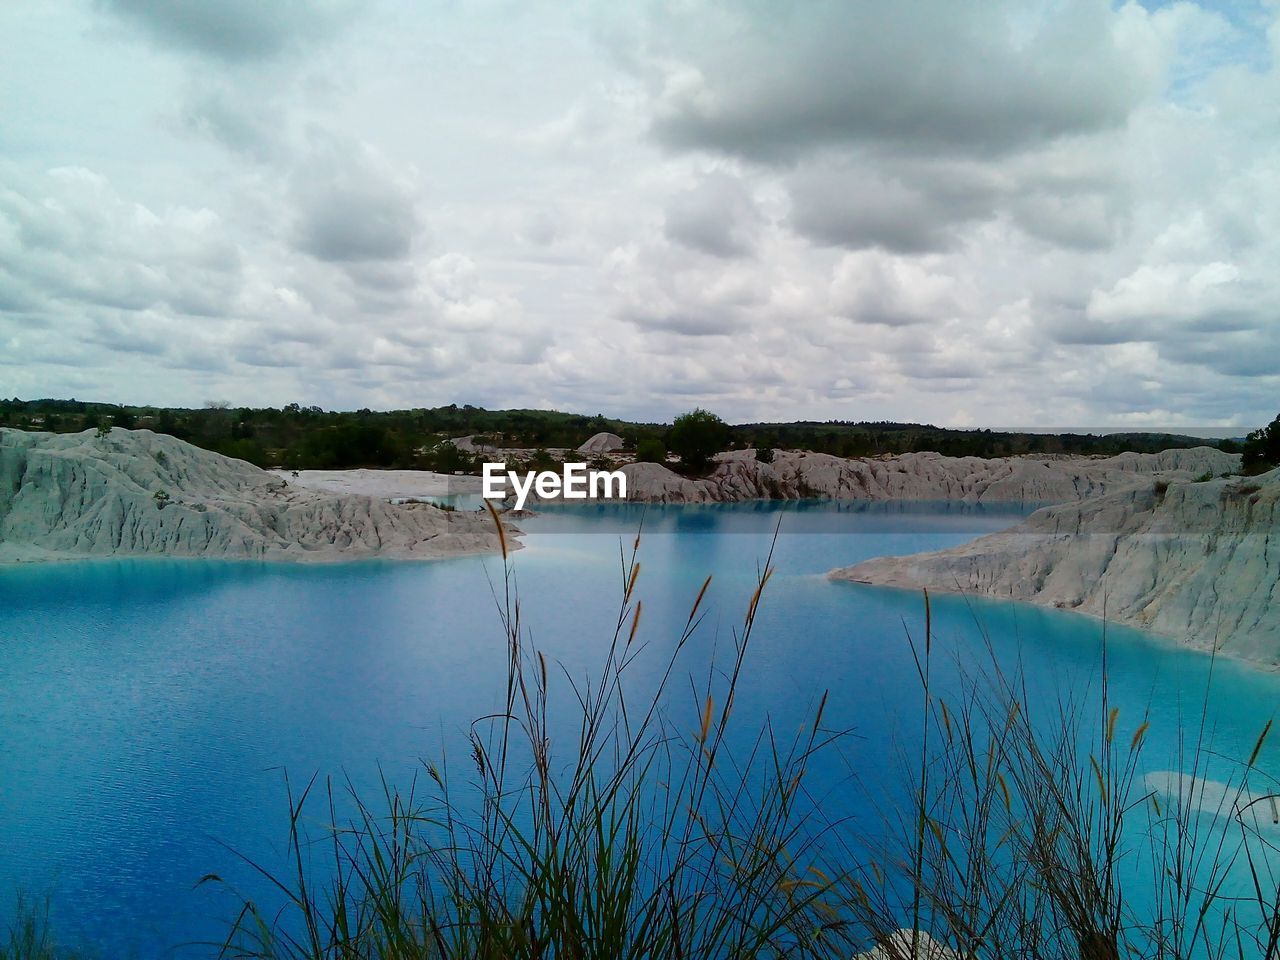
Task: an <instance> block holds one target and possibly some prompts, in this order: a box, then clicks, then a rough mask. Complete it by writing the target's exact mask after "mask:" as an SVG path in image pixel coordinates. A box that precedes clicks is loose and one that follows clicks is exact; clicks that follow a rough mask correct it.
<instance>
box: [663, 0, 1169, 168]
mask: <svg viewBox="0 0 1280 960" xmlns="http://www.w3.org/2000/svg"><path fill="white" fill-rule="evenodd" d="M673 17H674V18H675V22H672V19H673ZM653 22H654V23H655V24H661V26H662V30H661V32H660V33H658V31H656V30H655V31H654V35H652V36H646V37H645V38H644V41H643V42H644V43H645V45H646V47H645V49H646V52H647V53H648V58H647V60H646V62H648V63H652V64H654V66H653V68H652V70H653V73H654V74H655V81H656V82H657V83H658V84H660V85H661V92H660V93H658V94H657V95H656V96H655V102H654V105H653V109H654V116H655V119H654V124H653V129H654V133H655V135H656V137H657V138H658V139H659V141H660V142H662V143H664V144H666V145H667V146H669V147H673V148H677V149H707V150H714V151H719V152H724V153H730V154H737V155H741V156H746V157H751V158H754V159H763V160H777V159H783V158H787V157H794V156H796V155H799V154H803V153H804V152H806V151H809V150H811V149H813V148H817V147H823V146H831V145H839V144H846V145H847V144H874V145H877V146H879V147H882V148H888V149H893V150H905V151H908V152H914V153H920V152H924V153H931V152H939V151H941V152H946V153H952V154H959V155H969V156H993V155H999V154H1003V153H1008V152H1010V151H1015V150H1018V149H1021V148H1023V147H1025V146H1028V145H1030V144H1035V143H1040V142H1044V141H1046V140H1051V139H1053V138H1056V137H1060V136H1066V135H1071V134H1078V133H1083V132H1089V131H1093V130H1098V129H1104V128H1108V127H1114V126H1117V125H1119V124H1122V123H1123V122H1124V120H1125V119H1126V117H1127V116H1128V114H1129V112H1130V111H1131V110H1132V109H1133V108H1134V107H1135V105H1136V104H1137V103H1138V102H1139V100H1140V99H1141V97H1142V96H1143V95H1145V94H1146V93H1147V92H1148V91H1149V90H1150V89H1152V80H1153V78H1150V77H1147V76H1145V75H1144V74H1143V73H1142V69H1141V66H1140V64H1138V63H1136V62H1134V59H1133V58H1131V57H1130V56H1128V55H1127V53H1126V51H1125V50H1123V49H1121V47H1120V45H1119V44H1118V43H1117V41H1116V40H1115V38H1114V36H1113V34H1112V24H1113V19H1112V11H1111V6H1110V4H1108V3H1104V2H1101V0H1091V2H1087V3H1078V4H1069V5H1064V6H1063V7H1061V8H1059V9H1056V10H1054V11H1053V12H1051V13H1048V14H1046V15H1045V16H1043V17H1041V18H1039V19H1038V20H1036V19H1034V18H1033V17H1032V16H1030V15H1029V11H1027V10H1026V8H1025V6H1023V5H1022V4H1017V3H1013V2H1011V0H1010V2H1003V3H996V2H993V3H984V4H980V5H974V4H957V3H953V2H950V0H935V2H931V3H920V4H910V5H903V4H900V3H895V2H892V0H877V2H868V3H858V4H849V3H847V2H843V0H826V2H814V3H806V4H802V5H798V6H794V7H789V8H785V9H780V8H777V7H776V6H773V5H759V6H750V5H746V6H740V7H727V6H711V7H707V8H700V7H687V8H684V12H683V16H680V15H677V14H673V13H672V11H671V9H670V8H664V9H663V15H662V16H658V15H656V14H655V15H654V18H653Z"/></svg>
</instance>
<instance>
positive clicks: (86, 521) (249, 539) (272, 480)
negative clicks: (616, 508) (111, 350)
mask: <svg viewBox="0 0 1280 960" xmlns="http://www.w3.org/2000/svg"><path fill="white" fill-rule="evenodd" d="M498 549H499V545H498V538H497V532H496V530H495V529H494V526H493V522H492V520H491V519H490V518H488V517H487V516H479V515H476V514H463V513H454V512H449V511H444V510H440V509H438V508H436V507H434V506H430V505H428V504H405V505H394V504H391V503H387V502H385V501H384V500H381V499H376V498H373V497H367V496H353V495H347V496H343V495H334V494H326V493H322V492H318V491H314V490H305V489H302V488H300V487H292V486H290V485H289V484H288V481H287V480H285V479H283V478H280V477H277V476H274V475H272V474H270V473H268V472H266V471H264V470H259V469H258V468H257V467H254V466H252V465H250V464H248V463H245V462H243V461H241V460H232V459H230V458H227V457H223V456H220V455H218V454H216V453H211V452H209V451H207V450H201V449H199V448H197V447H193V446H191V445H190V444H187V443H184V442H182V441H181V440H177V439H175V438H174V437H169V436H164V435H161V434H155V433H152V432H151V431H149V430H120V429H115V430H112V431H111V432H110V433H109V434H107V435H105V436H99V435H97V433H96V432H95V431H85V432H84V433H78V434H49V433H27V432H22V431H18V430H0V560H36V559H59V558H74V557H103V556H149V555H164V556H184V557H197V556H199V557H230V558H253V559H264V560H344V559H355V558H359V557H374V556H381V557H421V558H430V557H442V556H448V555H453V554H461V553H480V552H491V551H492V552H496V551H497V550H498Z"/></svg>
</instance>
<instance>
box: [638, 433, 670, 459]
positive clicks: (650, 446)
mask: <svg viewBox="0 0 1280 960" xmlns="http://www.w3.org/2000/svg"><path fill="white" fill-rule="evenodd" d="M666 462H667V447H666V444H664V443H663V442H662V441H661V440H659V439H658V438H657V437H641V438H640V440H639V441H637V443H636V463H666Z"/></svg>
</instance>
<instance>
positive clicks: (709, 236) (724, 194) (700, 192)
mask: <svg viewBox="0 0 1280 960" xmlns="http://www.w3.org/2000/svg"><path fill="white" fill-rule="evenodd" d="M762 220H763V217H762V216H761V214H760V211H759V209H758V208H757V207H756V204H755V201H754V200H753V199H752V197H751V193H750V192H749V191H748V190H747V189H746V187H745V186H743V184H742V181H741V180H739V179H737V178H736V177H730V176H728V175H726V174H723V173H714V174H710V175H708V176H706V177H703V178H702V180H701V181H700V182H699V183H698V184H697V186H695V187H693V188H692V189H691V190H687V191H685V192H683V193H681V194H679V195H677V196H675V197H673V198H672V199H671V200H670V201H668V203H667V207H666V211H665V224H664V229H665V231H666V235H667V237H668V238H670V239H672V240H675V241H676V242H677V243H682V244H684V245H685V246H686V247H691V248H693V249H695V250H701V251H702V252H703V253H709V254H711V255H712V256H716V257H726V258H728V257H743V256H746V255H747V254H749V253H751V251H752V250H753V249H754V247H755V235H756V233H757V232H758V230H759V228H760V224H761V222H762Z"/></svg>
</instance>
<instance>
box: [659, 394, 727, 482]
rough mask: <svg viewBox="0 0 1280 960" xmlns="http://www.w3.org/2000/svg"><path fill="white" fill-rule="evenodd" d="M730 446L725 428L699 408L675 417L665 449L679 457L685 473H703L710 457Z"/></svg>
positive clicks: (717, 419) (710, 414) (707, 411)
mask: <svg viewBox="0 0 1280 960" xmlns="http://www.w3.org/2000/svg"><path fill="white" fill-rule="evenodd" d="M728 442H729V427H728V425H727V424H726V423H725V422H724V421H723V420H721V419H720V418H719V417H717V416H716V415H715V414H714V413H712V412H711V411H709V410H703V409H702V408H701V407H699V408H697V409H695V410H690V411H689V412H688V413H685V414H681V415H680V416H678V417H676V419H675V423H673V424H672V425H671V429H670V430H668V431H667V449H669V450H672V451H674V452H675V453H676V454H678V455H679V457H680V462H681V463H682V464H683V465H684V467H685V469H686V470H689V471H692V472H699V471H702V470H705V469H706V467H707V464H708V463H710V462H711V458H712V456H714V455H715V454H717V453H719V452H720V451H721V450H723V449H724V448H725V445H726V444H727V443H728Z"/></svg>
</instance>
